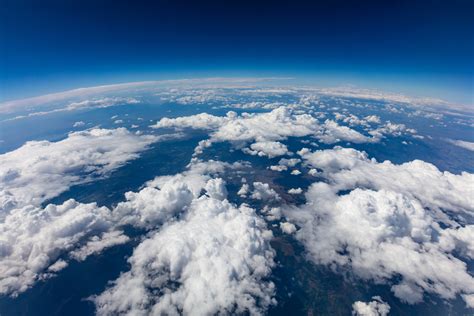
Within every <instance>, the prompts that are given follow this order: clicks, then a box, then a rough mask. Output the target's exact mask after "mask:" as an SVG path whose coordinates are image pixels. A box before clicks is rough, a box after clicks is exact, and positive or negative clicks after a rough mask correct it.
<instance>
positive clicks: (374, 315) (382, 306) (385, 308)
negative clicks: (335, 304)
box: [352, 296, 390, 316]
mask: <svg viewBox="0 0 474 316" xmlns="http://www.w3.org/2000/svg"><path fill="white" fill-rule="evenodd" d="M372 299H373V301H371V302H368V303H366V302H361V301H357V302H355V303H354V304H353V305H352V314H353V315H355V316H387V315H388V313H389V312H390V305H388V304H387V303H385V302H384V301H382V299H381V298H380V297H379V296H374V297H372Z"/></svg>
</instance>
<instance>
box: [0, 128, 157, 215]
mask: <svg viewBox="0 0 474 316" xmlns="http://www.w3.org/2000/svg"><path fill="white" fill-rule="evenodd" d="M157 139H158V138H157V137H154V136H137V135H134V134H132V133H130V132H128V131H127V130H126V129H124V128H119V129H113V130H107V129H92V130H87V131H81V132H74V133H70V134H69V135H68V137H67V138H66V139H63V140H61V141H58V142H49V141H30V142H27V143H25V144H24V145H23V146H21V147H20V148H18V149H16V150H14V151H11V152H8V153H6V154H3V155H0V196H3V197H2V198H1V199H0V200H2V199H6V196H10V198H9V199H10V200H11V199H13V200H16V203H17V204H18V205H26V204H35V205H38V204H39V203H41V202H43V201H45V200H47V199H50V198H52V197H54V196H57V195H58V194H60V193H61V192H64V191H65V190H67V189H68V188H69V187H70V186H71V185H74V184H78V183H82V182H85V181H89V180H91V179H93V178H97V177H101V176H104V175H106V174H107V173H110V172H111V171H112V170H114V169H116V168H118V167H120V166H122V165H123V164H125V163H126V162H127V161H128V160H130V159H134V158H137V157H138V152H140V151H142V150H144V149H145V148H146V147H147V146H148V145H149V144H150V143H152V142H154V141H156V140H157ZM10 207H11V205H10Z"/></svg>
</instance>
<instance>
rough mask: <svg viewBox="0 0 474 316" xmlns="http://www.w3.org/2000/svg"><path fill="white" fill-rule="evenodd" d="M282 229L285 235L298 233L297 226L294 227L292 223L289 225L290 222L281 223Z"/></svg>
mask: <svg viewBox="0 0 474 316" xmlns="http://www.w3.org/2000/svg"><path fill="white" fill-rule="evenodd" d="M280 229H281V231H282V232H284V233H285V234H289V235H291V234H293V233H294V232H296V226H295V225H293V224H292V223H288V222H283V223H280Z"/></svg>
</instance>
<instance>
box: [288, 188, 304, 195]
mask: <svg viewBox="0 0 474 316" xmlns="http://www.w3.org/2000/svg"><path fill="white" fill-rule="evenodd" d="M288 193H289V194H301V193H303V189H301V188H291V189H289V190H288Z"/></svg>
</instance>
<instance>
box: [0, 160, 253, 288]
mask: <svg viewBox="0 0 474 316" xmlns="http://www.w3.org/2000/svg"><path fill="white" fill-rule="evenodd" d="M243 167H245V165H243V164H241V163H234V164H228V163H223V162H218V161H212V160H211V161H206V162H202V161H194V162H192V163H191V164H190V165H189V166H188V169H187V170H186V171H185V172H183V173H180V174H177V175H173V176H163V177H157V178H155V179H154V180H152V181H150V182H149V183H147V185H146V186H145V187H144V188H143V189H141V190H140V191H139V192H128V193H126V195H125V199H126V200H125V201H124V202H121V203H119V204H118V205H117V206H116V207H115V208H114V209H113V210H111V209H109V208H106V207H98V206H97V205H96V204H93V203H92V204H81V203H78V202H76V201H74V200H69V201H67V202H65V203H64V204H62V205H54V204H49V205H48V206H46V207H45V208H41V207H39V206H33V205H26V206H22V207H20V206H14V207H12V208H11V209H10V210H9V212H5V213H4V214H2V215H3V218H2V221H1V222H0V293H3V294H9V295H17V294H18V293H21V292H23V291H25V290H26V289H28V288H29V287H31V286H32V285H33V284H34V283H35V282H36V281H38V280H41V279H44V278H46V277H48V276H49V275H50V274H51V273H52V272H58V271H59V270H61V269H62V268H64V267H65V266H66V265H67V260H68V259H74V260H78V261H83V260H85V259H86V258H87V257H88V256H90V255H93V254H99V253H101V252H102V251H104V250H105V249H107V248H109V247H113V246H116V245H119V244H123V243H126V242H128V240H129V237H128V236H126V235H124V233H123V231H122V229H123V226H125V225H133V226H135V227H140V228H145V229H156V228H157V227H159V226H160V225H162V224H163V223H164V222H165V221H170V220H171V221H172V220H173V219H174V218H176V217H177V215H178V214H183V213H184V212H185V211H186V210H187V209H188V208H189V207H190V205H191V204H192V202H193V201H195V200H196V199H197V198H198V197H199V196H200V195H201V192H202V191H203V190H205V191H206V197H209V198H212V199H219V200H222V199H225V198H226V196H227V191H226V188H225V183H224V182H223V180H222V179H220V178H218V179H212V178H211V175H212V174H218V173H221V172H223V171H224V170H225V169H226V168H243Z"/></svg>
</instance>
